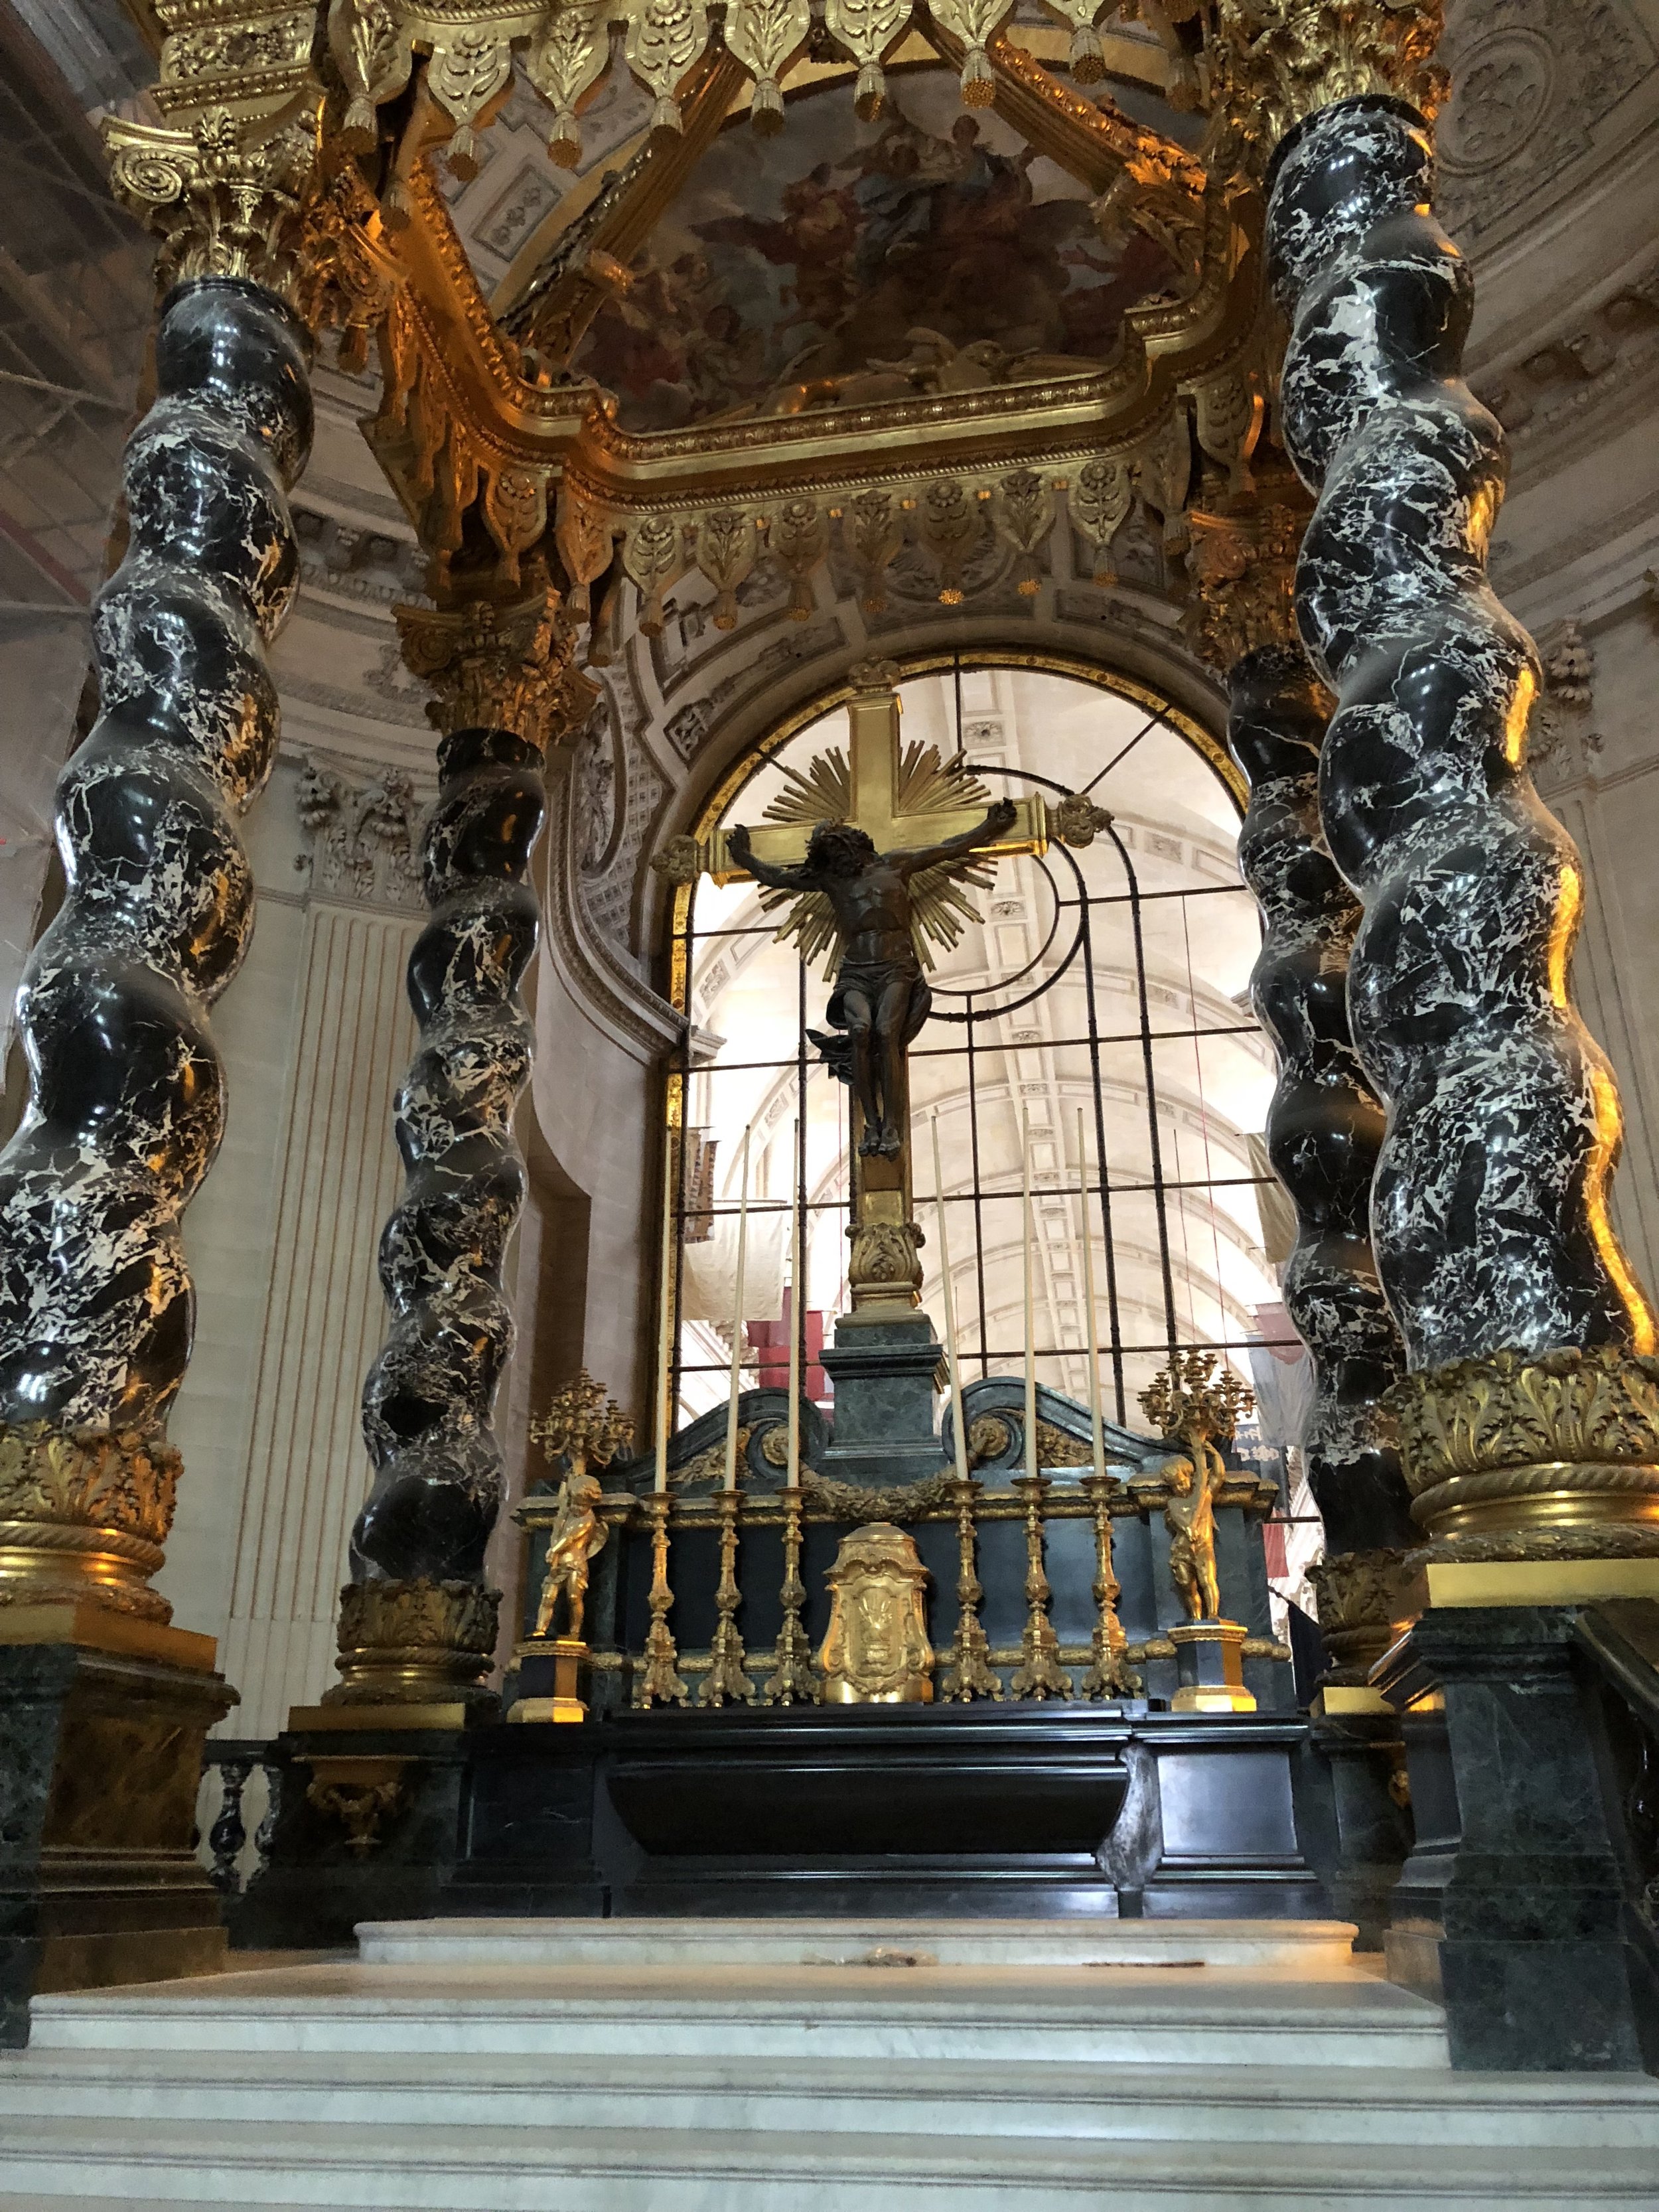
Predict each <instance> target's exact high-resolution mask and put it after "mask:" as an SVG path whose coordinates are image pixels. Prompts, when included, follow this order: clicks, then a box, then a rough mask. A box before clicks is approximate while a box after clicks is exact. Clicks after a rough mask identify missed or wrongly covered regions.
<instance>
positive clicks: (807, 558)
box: [770, 499, 829, 622]
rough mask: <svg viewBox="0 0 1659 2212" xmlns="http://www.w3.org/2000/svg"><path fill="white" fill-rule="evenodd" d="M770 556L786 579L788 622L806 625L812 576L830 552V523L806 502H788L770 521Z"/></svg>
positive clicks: (810, 503)
mask: <svg viewBox="0 0 1659 2212" xmlns="http://www.w3.org/2000/svg"><path fill="white" fill-rule="evenodd" d="M770 538H771V544H772V552H773V556H774V557H775V560H776V561H777V563H778V565H779V567H780V568H781V569H782V570H783V573H784V574H785V575H786V576H787V577H788V579H789V619H790V620H791V622H809V621H810V620H811V615H812V582H811V579H812V572H813V570H814V569H815V568H817V566H818V564H819V562H821V561H822V560H823V556H824V555H825V554H826V553H827V552H828V551H829V517H828V516H827V515H826V514H825V513H824V511H823V508H822V507H819V506H818V505H817V502H816V501H813V500H810V499H792V500H789V501H787V502H786V504H785V505H784V506H782V507H780V508H779V509H778V512H777V513H776V514H775V515H774V517H773V518H772V527H771V532H770Z"/></svg>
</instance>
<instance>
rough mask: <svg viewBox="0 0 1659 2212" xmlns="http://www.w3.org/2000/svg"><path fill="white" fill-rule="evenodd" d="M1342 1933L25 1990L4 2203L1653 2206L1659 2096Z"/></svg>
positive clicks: (1136, 1930)
mask: <svg viewBox="0 0 1659 2212" xmlns="http://www.w3.org/2000/svg"><path fill="white" fill-rule="evenodd" d="M1348 1936H1349V1931H1348V1930H1347V1929H1344V1928H1341V1927H1340V1926H1337V1925H1334V1924H1332V1923H1326V1924H1324V1925H1322V1926H1321V1925H1313V1924H1308V1923H1288V1924H1287V1923H1237V1922H1228V1923H1192V1922H1188V1923H1130V1922H1125V1923H1099V1924H1097V1925H1091V1926H1086V1927H1082V1928H1079V1925H1078V1924H1077V1923H990V1924H987V1923H978V1924H977V1925H975V1924H973V1923H960V1922H957V1923H928V1922H908V1923H901V1922H895V1923H875V1924H872V1925H867V1926H866V1925H856V1926H855V1925H853V1924H850V1923H846V1922H837V1921H826V1922H790V1923H779V1922H762V1923H742V1922H728V1923H717V1922H640V1921H634V1922H628V1921H623V1922H609V1923H595V1922H574V1923H557V1922H546V1921H543V1922H501V1921H495V1922H479V1923H460V1922H436V1923H417V1924H410V1925H404V1926H378V1927H374V1928H366V1929H363V1930H362V1956H361V1958H360V1959H359V1960H327V1961H317V1962H313V1963H310V1964H307V1965H302V1966H290V1967H278V1968H272V1967H270V1966H264V1965H261V1966H260V1967H259V1968H258V1969H257V1970H255V1971H251V1972H230V1973H227V1974H223V1975H221V1976H218V1977H216V1978H210V1979H204V1980H201V1981H197V1982H189V1983H169V1984H153V1985H150V1986H148V1987H144V1988H137V1989H129V1990H106V1991H102V1992H98V1993H95V1994H88V1995H86V1996H63V1997H50V1998H43V1999H41V2000H39V2001H38V2002H37V2005H36V2008H35V2019H34V2032H33V2041H32V2044H31V2047H30V2048H29V2050H28V2051H27V2052H23V2053H19V2054H15V2055H13V2056H10V2057H6V2058H3V2059H0V2212H25V2208H28V2207H39V2208H42V2212H44V2208H47V2207H51V2208H53V2212H69V2208H72V2207H79V2208H81V2212H94V2208H102V2207H105V2206H112V2205H116V2204H119V2205H122V2206H125V2207H142V2206H156V2205H178V2206H184V2205H191V2206H213V2207H224V2208H229V2207H232V2206H234V2207H237V2208H241V2207H245V2206H252V2205H308V2206H312V2207H320V2208H324V2212H343V2208H345V2207H347V2206H351V2207H373V2208H376V2212H417V2208H418V2212H520V2208H524V2212H530V2208H534V2212H888V2208H891V2207H895V2206H896V2205H897V2204H899V2203H901V2201H902V2202H904V2203H907V2204H908V2203H910V2202H911V2201H912V2200H914V2201H915V2203H916V2204H917V2205H918V2206H919V2207H921V2208H922V2212H1038V2208H1048V2207H1056V2208H1058V2207H1069V2206H1072V2205H1079V2206H1083V2205H1087V2206H1089V2207H1091V2208H1092V2207H1096V2206H1100V2207H1106V2206H1111V2207H1113V2208H1120V2207H1121V2208H1129V2207H1135V2208H1139V2207H1141V2206H1146V2208H1148V2212H1198V2208H1200V2207H1202V2208H1204V2212H1217V2209H1218V2208H1227V2212H1231V2208H1234V2207H1237V2208H1243V2212H1269V2208H1271V2209H1272V2212H1278V2209H1279V2208H1281V2207H1282V2208H1285V2212H1290V2208H1292V2207H1294V2208H1295V2212H1349V2208H1359V2207H1365V2208H1368V2212H1376V2208H1378V2207H1382V2206H1390V2207H1391V2206H1401V2207H1405V2206H1419V2205H1421V2206H1430V2207H1435V2208H1446V2212H1500V2208H1502V2212H1509V2208H1511V2207H1515V2206H1529V2207H1544V2206H1548V2207H1553V2208H1560V2212H1569V2209H1570V2208H1576V2207H1578V2206H1585V2207H1590V2206H1596V2207H1600V2206H1613V2205H1618V2206H1623V2207H1627V2208H1631V2207H1641V2208H1644V2212H1659V2083H1656V2082H1654V2081H1649V2080H1647V2079H1646V2078H1645V2077H1630V2076H1609V2075H1572V2076H1564V2075H1508V2076H1498V2075H1455V2074H1453V2073H1452V2072H1451V2070H1450V2069H1449V2065H1448V2063H1447V2057H1446V2045H1445V2038H1444V2033H1443V2026H1442V2022H1441V2019H1440V2015H1439V2013H1438V2011H1437V2008H1435V2007H1434V2006H1433V2005H1431V2004H1428V2003H1426V2002H1424V2001H1423V2000H1422V1999H1420V1998H1418V1997H1415V1996H1411V1995H1409V1994H1408V1993H1407V1992H1406V1991H1404V1990H1399V1989H1396V1988H1395V1987H1393V1986H1392V1985H1391V1984H1389V1983H1387V1982H1384V1981H1383V1980H1382V1979H1381V1978H1379V1976H1378V1975H1377V1973H1376V1971H1375V1968H1374V1966H1371V1965H1370V1964H1368V1963H1366V1962H1364V1961H1359V1962H1356V1961H1354V1960H1352V1958H1351V1957H1350V1956H1349V1954H1348V1950H1347V1942H1348Z"/></svg>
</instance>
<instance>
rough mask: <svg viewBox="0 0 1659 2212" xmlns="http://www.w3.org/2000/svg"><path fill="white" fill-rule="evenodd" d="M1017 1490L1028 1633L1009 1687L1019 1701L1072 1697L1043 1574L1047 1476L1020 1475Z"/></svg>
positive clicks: (1026, 1630) (1016, 1480) (1015, 1481)
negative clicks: (1022, 1515)
mask: <svg viewBox="0 0 1659 2212" xmlns="http://www.w3.org/2000/svg"><path fill="white" fill-rule="evenodd" d="M1014 1488H1015V1489H1016V1490H1017V1491H1018V1492H1019V1494H1020V1496H1021V1498H1023V1499H1024V1503H1025V1606H1026V1613H1025V1633H1024V1636H1023V1637H1022V1638H1021V1639H1020V1649H1021V1652H1022V1655H1023V1656H1022V1657H1021V1659H1020V1662H1019V1665H1018V1667H1017V1668H1015V1670H1014V1676H1013V1680H1012V1682H1011V1683H1010V1685H1009V1687H1010V1688H1011V1689H1012V1692H1013V1693H1014V1695H1015V1696H1016V1697H1017V1698H1069V1697H1070V1696H1071V1694H1072V1678H1071V1676H1070V1675H1069V1674H1067V1673H1066V1669H1065V1668H1063V1667H1062V1666H1061V1665H1060V1638H1058V1637H1057V1636H1056V1635H1055V1634H1054V1623H1053V1622H1052V1621H1051V1620H1049V1618H1048V1599H1049V1597H1050V1595H1051V1594H1052V1593H1051V1592H1050V1589H1049V1587H1048V1576H1047V1575H1046V1574H1044V1572H1043V1571H1042V1502H1043V1500H1044V1498H1046V1497H1047V1496H1048V1476H1047V1475H1046V1474H1017V1475H1016V1476H1015V1477H1014Z"/></svg>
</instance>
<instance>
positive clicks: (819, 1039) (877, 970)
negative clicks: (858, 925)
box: [806, 956, 933, 1084]
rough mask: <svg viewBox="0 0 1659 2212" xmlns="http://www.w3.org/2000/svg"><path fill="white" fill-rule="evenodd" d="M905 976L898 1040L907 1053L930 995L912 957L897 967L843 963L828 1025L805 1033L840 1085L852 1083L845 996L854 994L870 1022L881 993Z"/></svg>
mask: <svg viewBox="0 0 1659 2212" xmlns="http://www.w3.org/2000/svg"><path fill="white" fill-rule="evenodd" d="M907 975H908V981H909V985H910V1002H909V1004H908V1006H907V1007H906V1009H905V1014H904V1023H903V1026H902V1029H901V1030H900V1032H899V1040H900V1042H901V1044H902V1047H903V1048H904V1049H905V1050H906V1051H908V1049H909V1048H910V1046H911V1045H912V1044H914V1043H915V1040H916V1038H917V1036H919V1035H920V1034H921V1028H922V1024H924V1023H925V1022H926V1021H927V1017H928V1015H929V1014H930V1013H931V1012H932V1011H933V993H932V991H930V990H929V989H928V987H927V977H926V976H925V975H923V974H922V972H921V963H920V962H919V961H917V960H916V959H915V957H914V956H912V958H911V960H910V961H909V962H908V963H903V964H901V963H898V962H897V961H893V960H843V961H842V964H841V967H840V969H839V971H838V972H837V974H836V987H835V989H834V990H833V991H832V992H831V993H830V994H829V1006H827V1007H826V1008H825V1009H824V1012H825V1017H826V1018H827V1019H828V1020H829V1023H830V1024H832V1026H831V1028H830V1029H829V1030H828V1031H825V1030H807V1032H806V1034H807V1036H808V1037H809V1038H810V1039H811V1042H812V1043H813V1044H814V1045H816V1046H817V1049H818V1052H819V1054H820V1055H821V1056H822V1058H823V1064H824V1066H826V1067H827V1068H828V1069H829V1072H830V1073H831V1074H832V1075H836V1076H839V1078H840V1079H841V1080H842V1082H843V1083H846V1084H850V1083H851V1082H852V1080H853V1041H852V1039H851V1037H850V1036H848V1033H847V994H848V992H849V991H857V992H859V993H860V994H861V995H862V996H863V999H864V1000H865V1003H866V1006H868V1007H869V1009H870V1018H871V1020H872V1022H873V1021H874V1019H875V1017H876V1010H877V1008H878V1006H880V1004H881V994H882V993H883V992H884V991H885V990H886V989H887V988H888V987H889V986H890V985H891V984H893V983H897V982H902V981H904V980H905V979H906V977H907Z"/></svg>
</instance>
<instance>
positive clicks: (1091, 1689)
mask: <svg viewBox="0 0 1659 2212" xmlns="http://www.w3.org/2000/svg"><path fill="white" fill-rule="evenodd" d="M1083 1487H1084V1490H1085V1492H1087V1494H1088V1498H1089V1502H1090V1504H1091V1505H1092V1506H1093V1507H1094V1511H1095V1605H1096V1608H1097V1613H1098V1618H1097V1620H1096V1623H1095V1632H1094V1638H1093V1642H1094V1658H1093V1662H1092V1663H1091V1666H1090V1668H1089V1671H1088V1673H1087V1674H1085V1676H1084V1678H1083V1695H1084V1696H1085V1698H1131V1697H1133V1696H1134V1695H1135V1694H1136V1693H1137V1692H1139V1690H1140V1689H1141V1688H1142V1687H1143V1684H1142V1681H1141V1678H1140V1676H1139V1674H1136V1673H1135V1672H1134V1670H1133V1668H1131V1666H1130V1665H1129V1662H1128V1660H1127V1657H1126V1656H1125V1646H1126V1645H1127V1642H1128V1638H1127V1637H1126V1636H1125V1635H1124V1633H1123V1623H1122V1622H1121V1620H1119V1619H1118V1617H1117V1601H1118V1591H1119V1583H1118V1579H1117V1577H1116V1575H1115V1573H1114V1572H1113V1571H1112V1503H1111V1501H1112V1492H1113V1491H1114V1490H1115V1489H1116V1487H1117V1484H1116V1481H1115V1479H1114V1478H1113V1477H1112V1476H1111V1475H1109V1474H1103V1473H1101V1472H1098V1471H1097V1472H1096V1473H1094V1474H1085V1476H1084V1478H1083Z"/></svg>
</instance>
